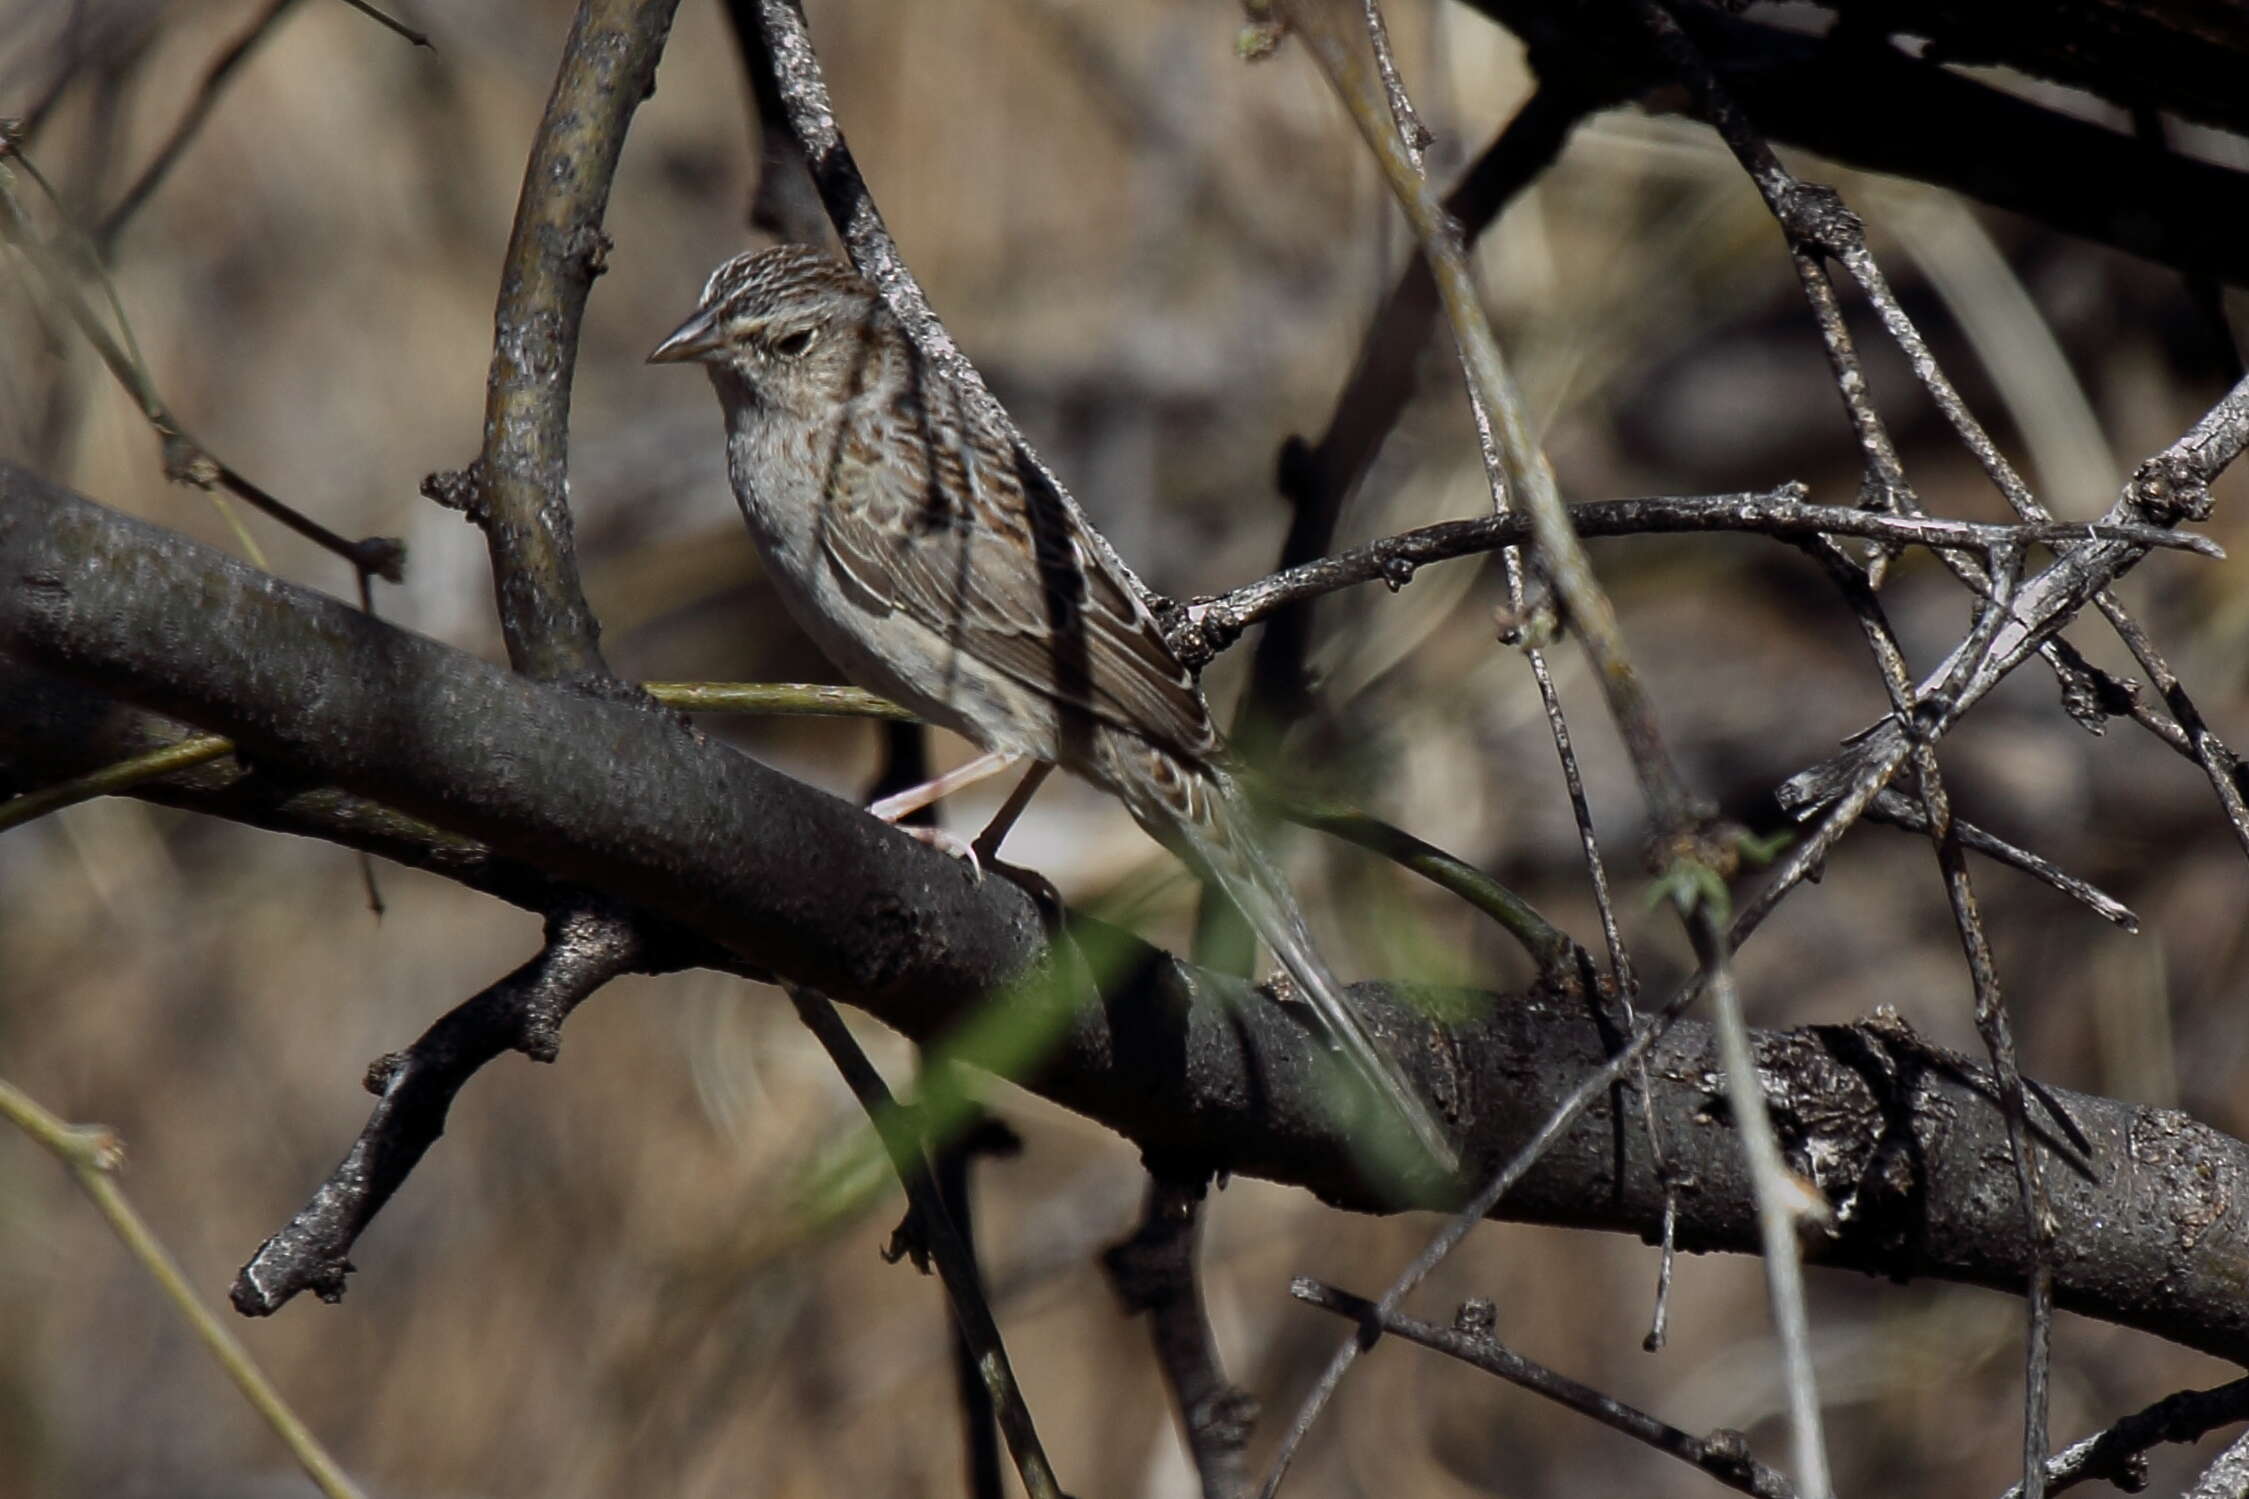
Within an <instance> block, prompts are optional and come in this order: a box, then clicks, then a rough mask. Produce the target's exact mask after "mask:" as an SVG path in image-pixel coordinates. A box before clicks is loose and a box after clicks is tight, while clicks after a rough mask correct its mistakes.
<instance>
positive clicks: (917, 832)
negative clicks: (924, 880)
mask: <svg viewBox="0 0 2249 1499" xmlns="http://www.w3.org/2000/svg"><path fill="white" fill-rule="evenodd" d="M891 826H892V827H896V828H898V831H899V832H901V833H904V834H905V835H906V836H907V837H909V838H912V839H914V840H915V841H916V842H919V843H926V844H928V845H929V846H930V847H931V848H934V849H936V850H937V851H938V852H939V853H947V854H951V855H952V856H953V857H954V858H956V859H959V860H961V861H962V862H963V863H965V864H967V865H968V873H969V877H970V878H971V879H973V880H975V881H976V882H977V883H979V884H981V883H983V880H984V861H983V860H982V859H980V858H978V857H977V854H976V845H975V844H973V843H971V842H969V841H968V840H967V839H966V838H963V837H962V836H961V835H960V834H958V833H949V832H947V831H946V830H945V829H943V828H939V827H931V826H929V825H928V824H926V823H918V822H917V823H912V824H909V825H907V826H904V827H900V826H899V825H898V824H896V823H892V824H891Z"/></svg>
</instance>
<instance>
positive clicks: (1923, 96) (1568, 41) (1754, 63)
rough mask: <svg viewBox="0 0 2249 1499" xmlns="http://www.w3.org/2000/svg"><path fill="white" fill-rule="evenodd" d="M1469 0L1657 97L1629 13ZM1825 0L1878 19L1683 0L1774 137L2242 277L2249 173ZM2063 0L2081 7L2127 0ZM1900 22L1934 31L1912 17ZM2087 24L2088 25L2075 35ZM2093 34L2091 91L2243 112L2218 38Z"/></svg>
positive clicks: (1539, 56)
mask: <svg viewBox="0 0 2249 1499" xmlns="http://www.w3.org/2000/svg"><path fill="white" fill-rule="evenodd" d="M1468 3H1470V4H1471V5H1473V6H1474V7H1475V8H1476V9H1478V10H1480V11H1482V12H1484V13H1485V14H1486V15H1488V16H1490V17H1491V18H1492V19H1493V20H1495V21H1497V22H1499V23H1500V24H1501V25H1503V26H1505V27H1507V28H1508V29H1509V30H1510V31H1512V32H1514V33H1515V34H1516V35H1517V36H1519V37H1521V38H1522V39H1523V40H1524V42H1525V43H1527V44H1528V45H1529V47H1530V49H1531V57H1532V62H1533V64H1534V65H1535V66H1536V67H1537V68H1538V69H1539V71H1540V74H1541V76H1542V77H1543V76H1546V75H1547V74H1548V73H1549V72H1559V73H1561V74H1565V75H1568V76H1588V75H1590V76H1593V77H1599V78H1602V79H1606V80H1610V81H1611V82H1612V83H1613V84H1614V85H1615V86H1616V87H1617V88H1618V90H1619V92H1621V93H1637V94H1640V95H1642V96H1644V97H1647V98H1648V99H1649V101H1650V105H1651V107H1663V105H1664V104H1665V102H1666V101H1665V96H1664V95H1663V93H1662V91H1661V88H1660V84H1661V83H1662V81H1663V80H1664V79H1665V78H1666V77H1667V74H1666V73H1665V71H1664V70H1663V68H1662V66H1661V64H1659V63H1658V62H1657V61H1656V60H1655V59H1654V58H1653V56H1652V55H1651V54H1650V52H1649V51H1648V50H1647V48H1646V47H1645V45H1644V44H1643V43H1642V42H1641V41H1640V40H1639V39H1638V38H1637V37H1636V36H1635V35H1634V33H1633V30H1632V28H1630V27H1625V26H1619V25H1616V24H1615V23H1614V19H1613V17H1614V12H1613V11H1610V10H1607V9H1604V8H1603V7H1599V6H1567V5H1550V4H1545V3H1543V0H1468ZM1831 3H1832V4H1833V5H1834V8H1835V9H1837V10H1838V11H1840V12H1843V13H1844V14H1845V15H1846V17H1847V18H1849V17H1853V16H1863V17H1865V18H1867V19H1868V20H1870V21H1872V22H1873V24H1870V25H1865V26H1855V27H1843V28H1839V29H1838V31H1837V32H1836V34H1834V35H1833V36H1831V37H1826V38H1822V37H1817V36H1808V35H1805V34H1804V33H1802V32H1799V31H1791V30H1787V29H1785V28H1783V27H1780V26H1775V25H1769V24H1766V23H1764V22H1762V21H1757V20H1751V19H1748V18H1745V17H1741V16H1736V15H1729V14H1726V13H1725V12H1724V11H1723V10H1722V9H1720V8H1719V7H1717V6H1714V5H1709V4H1700V3H1696V4H1689V5H1684V6H1682V7H1681V8H1680V20H1681V22H1682V23H1683V24H1684V25H1685V26H1686V27H1687V29H1688V31H1689V32H1691V33H1692V34H1693V36H1694V39H1695V42H1696V44H1697V45H1698V46H1699V47H1701V49H1702V50H1703V53H1704V54H1705V55H1706V56H1707V57H1708V58H1709V59H1710V63H1711V66H1712V67H1713V68H1715V69H1716V70H1717V72H1718V74H1719V76H1720V78H1721V80H1722V81H1723V82H1724V83H1725V85H1726V87H1727V89H1728V90H1729V91H1731V92H1732V93H1733V94H1734V95H1735V96H1736V97H1737V98H1739V99H1740V100H1741V102H1742V105H1743V107H1744V108H1746V109H1748V110H1749V111H1750V112H1751V114H1752V115H1754V116H1755V118H1756V119H1757V121H1758V123H1759V125H1760V126H1761V127H1762V128H1763V129H1764V130H1765V131H1766V133H1767V134H1768V135H1770V136H1771V137H1772V138H1773V139H1774V140H1776V141H1779V142H1781V143H1783V144H1786V145H1792V146H1801V147H1804V148H1805V149H1808V150H1812V151H1817V152H1819V153H1820V154H1822V155H1824V156H1829V157H1832V158H1834V159H1835V160H1837V161H1840V162H1844V163H1846V164H1848V165H1851V166H1856V167H1863V168H1866V169H1868V170H1871V171H1877V172H1889V173H1893V174H1895V175H1897V176H1901V177H1911V178H1914V179H1916V180H1918V181H1922V182H1929V183H1934V184H1935V185H1937V186H1939V187H1949V188H1951V189H1953V190H1954V191H1956V192H1960V193H1965V194H1966V195H1967V196H1969V197H1971V198H1976V199H1978V200H1980V201H1982V202H1985V203H1989V204H1991V205H1992V206H1994V207H1996V208H2004V209H2008V210H2010V211H2012V212H2015V213H2019V214H2023V215H2025V216H2026V217H2029V218H2033V219H2036V220H2038V221H2039V222H2041V223H2044V224H2049V225H2052V226H2053V227H2054V228H2056V229H2059V230H2061V231H2063V232H2064V233H2068V234H2075V235H2079V236H2081V237H2083V238H2086V239H2090V240H2093V241H2095V242H2096V243H2099V244H2105V245H2110V246H2113V247H2115V248H2117V249H2121V250H2126V251H2129V252H2130V253H2132V254H2135V255H2141V256H2144V257H2146V258H2147V259H2149V260H2153V261H2156V262H2157V263H2159V264H2162V265H2168V266H2171V267H2173V268H2174V269H2177V270H2180V271H2185V272H2189V273H2192V274H2200V275H2208V276H2213V277H2215V278H2217V279H2218V280H2221V281H2224V282H2227V283H2229V284H2231V285H2235V286H2242V285H2249V242H2245V241H2244V240H2243V238H2242V236H2241V235H2239V234H2237V233H2235V232H2234V231H2233V226H2234V225H2236V224H2239V223H2241V222H2242V221H2243V220H2244V219H2245V218H2249V173H2245V172H2239V171H2234V170H2231V169H2229V168H2226V167H2221V166H2216V165H2213V164H2211V163H2209V162H2204V161H2198V160H2196V159H2194V158H2192V157H2188V156H2182V155H2180V154H2178V153H2176V152H2173V151H2169V150H2166V149H2164V147H2163V146H2162V144H2161V143H2160V142H2150V141H2143V140H2138V139H2135V138H2134V137H2132V136H2131V135H2129V134H2126V133H2124V132H2122V131H2117V130H2109V129H2105V128H2103V127H2102V126H2100V125H2097V124H2093V123H2091V122H2089V121H2086V120H2081V119H2073V118H2071V117H2070V116H2069V115H2066V114H2062V113H2060V112H2058V111H2056V110H2051V109H2046V108H2043V107H2041V106H2040V105H2037V104H2033V103H2031V102H2030V101H2029V100H2026V99H2022V98H2019V97H2017V96H2015V95H2013V94H2009V93H2007V92H2005V91H2004V90H2001V89H1998V88H1994V87H1992V86H1991V85H1989V84H1986V83H1983V82H1980V81H1978V80H1976V79H1974V78H1971V77H1969V76H1967V75H1965V74H1962V73H1958V72H1955V71H1953V70H1951V69H1950V68H1947V67H1945V66H1944V65H1943V64H1944V62H1945V61H1946V60H1947V54H1946V53H1945V52H1944V50H1943V49H1942V47H1932V48H1930V49H1929V50H1928V52H1926V53H1925V54H1924V55H1923V56H1921V57H1914V56H1912V55H1910V54H1908V53H1907V52H1905V51H1902V50H1900V49H1899V48H1898V47H1897V46H1895V45H1894V44H1892V43H1891V42H1890V40H1889V39H1888V36H1887V35H1886V31H1887V29H1888V26H1889V25H1891V24H1899V23H1900V17H1901V14H1902V13H1903V12H1904V11H1905V10H1907V9H1908V8H1909V7H1908V5H1907V4H1904V3H1900V0H1831ZM1911 8H1913V9H1922V8H1925V7H1923V6H1920V5H1914V6H1912V7H1911ZM1951 8H1952V9H1955V10H1961V9H1962V8H1960V7H1951ZM1975 8H1977V9H1982V8H1983V7H1975ZM2070 8H2071V9H2073V10H2075V11H2077V12H2078V14H2079V15H2080V16H2081V17H2082V16H2087V15H2092V14H2094V13H2096V12H2098V13H2100V14H2103V15H2108V14H2115V13H2120V12H2122V11H2123V10H2126V9H2130V8H2132V7H2123V6H2108V5H2098V4H2084V5H2077V6H2072V7H2070ZM2141 8H2143V9H2146V8H2150V7H2141ZM1991 9H1992V10H1993V12H1994V13H1995V14H2002V15H2005V16H2006V17H2007V19H2006V20H2005V21H2004V22H2001V23H2000V25H1999V26H1997V27H1993V28H1990V30H1988V31H1986V32H1985V35H1987V36H1988V35H1990V34H1993V33H1995V32H1998V31H2004V32H2005V33H2006V34H2007V35H2008V36H2010V37H2011V38H2013V39H2014V40H2015V42H2017V43H2030V42H2032V40H2033V39H2036V38H2040V37H2045V36H2047V35H2049V25H2048V21H2047V19H2046V17H2047V16H2048V14H2049V12H2048V8H2047V7H2044V6H2041V7H2040V8H2039V19H2037V20H2025V19H2023V18H2022V17H2021V14H2020V8H2019V7H2018V6H2015V5H2008V6H2006V7H2003V8H1999V7H1994V8H1991ZM1885 12H1886V14H1885ZM1963 13H1964V12H1963ZM1904 29H1905V30H1907V31H1912V32H1917V33H1919V34H1923V35H1926V34H1928V33H1927V32H1926V31H1924V30H1922V27H1921V26H1920V25H1906V26H1904ZM2088 34H2089V33H2087V32H2085V31H2082V30H2081V31H2080V32H2078V33H2077V37H2078V40H2079V41H2082V40H2083V39H2084V37H2085V36H2087V35H2088ZM2237 48H2238V43H2237ZM2012 50H2013V51H2014V52H2015V53H2017V54H2019V55H2012V56H2010V55H2005V54H2004V53H1987V54H1986V56H1985V59H1984V60H1989V61H1999V62H2012V63H2015V64H2017V65H2018V66H2022V67H2024V68H2026V69H2027V70H2028V71H2030V72H2033V73H2036V72H2039V71H2040V70H2041V61H2042V59H2041V58H2040V57H2039V56H2038V55H2036V54H2035V53H2034V51H2032V50H2031V48H2030V47H2029V46H2017V47H2015V48H2013V49H2012ZM2099 50H2101V51H2105V52H2106V54H2107V56H2106V60H2105V61H2103V62H2102V64H2101V65H2100V67H2099V68H2098V70H2097V71H2098V73H2099V75H2100V76H2099V77H2098V79H2097V81H2088V84H2087V86H2089V87H2091V88H2093V90H2094V91H2095V92H2097V93H2106V94H2108V95H2109V97H2111V98H2114V99H2117V101H2118V102H2119V103H2123V104H2127V105H2144V106H2147V107H2150V108H2156V109H2169V110H2174V111H2176V112H2178V113H2181V114H2184V115H2189V116H2193V117H2197V118H2201V119H2204V120H2206V121H2208V122H2209V123H2213V124H2219V125H2230V126H2231V127H2232V128H2234V129H2236V130H2241V129H2245V128H2249V111H2245V110H2244V108H2243V106H2242V103H2241V100H2242V98H2243V94H2242V91H2241V90H2240V88H2239V87H2238V86H2237V85H2236V84H2235V83H2234V82H2233V81H2232V80H2234V79H2235V78H2237V77H2238V73H2239V64H2238V62H2231V63H2228V64H2226V65H2225V66H2223V67H2221V68H2219V69H2217V70H2216V71H2215V72H2212V71H2209V70H2208V68H2209V64H2210V63H2211V62H2212V61H2213V60H2215V59H2219V58H2222V57H2225V56H2226V55H2227V54H2225V53H2224V52H2222V51H2217V50H2213V49H2211V48H2209V47H2208V46H2207V45H2203V44H2190V45H2188V46H2186V47H2182V48H2178V49H2173V50H2170V51H2167V52H2166V53H2165V55H2166V57H2191V59H2192V63H2193V65H2192V66H2191V67H2187V68H2164V69H2156V68H2150V67H2141V66H2134V65H2131V64H2128V63H2123V62H2121V61H2119V60H2118V59H2117V57H2116V54H2115V53H2114V51H2113V40H2112V39H2104V40H2103V43H2102V48H2101V49H2099ZM1958 60H1961V61H1967V60H1971V59H1970V58H1969V57H1964V56H1963V57H1959V58H1958ZM2196 78H2200V79H2205V80H2207V79H2209V78H2223V79H2226V80H2227V82H2226V85H2225V87H2224V88H2223V89H2222V90H2215V91H2214V90H2211V89H2209V88H2207V87H2203V86H2201V85H2200V84H2194V83H2192V82H2191V80H2193V79H2196ZM2174 84H2177V85H2180V87H2178V88H2176V89H2174V88H2173V85H2174ZM2220 100H2222V101H2226V109H2225V111H2222V113H2227V114H2229V115H2230V118H2218V117H2216V113H2214V112H2213V111H2212V110H2211V109H2209V108H2207V107H2206V106H2208V105H2209V104H2211V103H2212V102H2213V101H2220ZM1963 141H1973V142H1974V143H1975V149H1973V150H1963V149H1961V142H1963Z"/></svg>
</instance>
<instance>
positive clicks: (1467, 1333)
mask: <svg viewBox="0 0 2249 1499" xmlns="http://www.w3.org/2000/svg"><path fill="white" fill-rule="evenodd" d="M1289 1292H1290V1294H1291V1295H1293V1296H1295V1297H1296V1299H1297V1300H1299V1301H1302V1302H1305V1303H1306V1304H1308V1305H1311V1306H1316V1307H1318V1308H1319V1309H1320V1310H1322V1311H1324V1312H1333V1313H1335V1314H1336V1315H1337V1316H1339V1317H1348V1318H1350V1319H1351V1320H1353V1321H1355V1322H1360V1323H1373V1324H1374V1325H1376V1326H1378V1327H1380V1328H1381V1329H1382V1330H1383V1331H1384V1332H1390V1333H1396V1334H1397V1335H1398V1336H1399V1337H1401V1338H1404V1339H1405V1340H1406V1341H1407V1342H1409V1343H1419V1344H1420V1345H1421V1346H1422V1347H1424V1348H1429V1349H1434V1350H1435V1351H1436V1352H1438V1353H1442V1354H1445V1355H1447V1356H1448V1357H1451V1358H1456V1359H1458V1360H1460V1361H1461V1362H1462V1363H1464V1364H1467V1365H1469V1366H1471V1367H1473V1368H1477V1369H1481V1370H1483V1371H1484V1372H1485V1373H1487V1374H1493V1375H1497V1376H1498V1377H1499V1378H1501V1379H1504V1380H1506V1381H1507V1382H1508V1383H1510V1384H1514V1385H1520V1386H1521V1387H1522V1388H1524V1389H1526V1390H1529V1391H1531V1392H1532V1393H1533V1394H1537V1395H1543V1396H1545V1397H1546V1398H1547V1399H1549V1400H1551V1401H1553V1402H1554V1403H1555V1404H1557V1405H1560V1406H1564V1407H1566V1408H1568V1409H1570V1410H1574V1411H1576V1412H1577V1413H1578V1414H1579V1415H1582V1416H1588V1417H1590V1418H1592V1419H1593V1420H1595V1421H1598V1422H1600V1423H1601V1424H1602V1425H1603V1426H1607V1427H1609V1428H1610V1429H1612V1430H1615V1431H1620V1432H1622V1433H1624V1434H1625V1435H1626V1436H1628V1437H1631V1438H1632V1439H1633V1440H1634V1441H1637V1442H1644V1443H1646V1444H1647V1445H1648V1446H1650V1447H1653V1448H1654V1449H1655V1450H1656V1451H1658V1452H1661V1453H1663V1454H1664V1455H1666V1456H1668V1457H1675V1458H1677V1459H1679V1460H1680V1461H1681V1462H1683V1463H1686V1464H1688V1465H1690V1466H1692V1467H1695V1468H1699V1469H1701V1470H1702V1471H1703V1472H1704V1473H1707V1474H1708V1475H1710V1476H1711V1477H1712V1478H1715V1479H1717V1480H1718V1481H1719V1482H1720V1483H1722V1484H1724V1485H1726V1486H1727V1487H1728V1488H1731V1489H1738V1490H1740V1491H1741V1492H1742V1493H1744V1494H1750V1495H1754V1496H1756V1499H1795V1495H1796V1490H1795V1489H1794V1488H1792V1487H1791V1486H1790V1485H1789V1482H1788V1480H1787V1479H1786V1478H1784V1477H1782V1476H1781V1475H1780V1474H1778V1473H1775V1472H1774V1471H1773V1470H1772V1469H1770V1468H1768V1467H1766V1466H1765V1465H1764V1464H1763V1463H1760V1462H1758V1461H1757V1460H1756V1459H1755V1458H1753V1457H1751V1456H1750V1455H1749V1444H1748V1440H1747V1439H1746V1438H1745V1437H1743V1436H1742V1434H1741V1433H1740V1432H1738V1431H1722V1432H1717V1433H1714V1434H1712V1435H1711V1436H1710V1437H1709V1438H1707V1439H1705V1438H1702V1437H1697V1436H1693V1435H1691V1434H1689V1433H1687V1432H1684V1431H1681V1430H1680V1429H1679V1428H1678V1427H1676V1426H1673V1425H1670V1424H1669V1423H1667V1422H1663V1421H1659V1420H1657V1419H1656V1418H1655V1417H1653V1416H1651V1415H1649V1414H1648V1413H1647V1412H1645V1411H1642V1410H1637V1409H1635V1408H1634V1407H1632V1406H1629V1405H1626V1404H1625V1403H1624V1402H1623V1401H1621V1400H1617V1399H1614V1398H1612V1397H1610V1396H1608V1395H1604V1394H1602V1393H1601V1392H1600V1391H1599V1390H1596V1389H1594V1388H1592V1387H1591V1386H1590V1385H1584V1384H1580V1383H1579V1382H1578V1381H1576V1380H1574V1379H1571V1378H1570V1377H1569V1376H1568V1375H1565V1374H1558V1373H1556V1372H1555V1371H1554V1370H1552V1369H1549V1368H1547V1367H1546V1366H1545V1365H1544V1364H1541V1363H1538V1362H1537V1361H1535V1360H1533V1359H1528V1358H1525V1357H1524V1356H1523V1355H1522V1354H1520V1353H1517V1352H1516V1351H1515V1350H1514V1349H1512V1348H1509V1347H1508V1346H1507V1345H1506V1344H1504V1343H1502V1342H1500V1341H1499V1339H1498V1338H1496V1337H1494V1336H1493V1335H1492V1332H1491V1327H1492V1320H1493V1315H1494V1312H1493V1307H1492V1304H1491V1303H1490V1302H1488V1301H1471V1302H1468V1303H1466V1304H1464V1305H1463V1306H1462V1307H1461V1308H1460V1315H1459V1316H1458V1318H1457V1319H1456V1320H1455V1322H1454V1325H1453V1326H1451V1327H1438V1326H1435V1325H1434V1324H1431V1323H1428V1322H1424V1321H1422V1320H1420V1319H1419V1318H1418V1317H1408V1316H1406V1315H1405V1314H1403V1313H1402V1312H1396V1311H1392V1312H1387V1313H1385V1312H1383V1311H1382V1309H1381V1307H1380V1306H1378V1305H1377V1304H1376V1303H1374V1302H1372V1301H1368V1300H1367V1299H1366V1298H1365V1297H1363V1296H1354V1295H1352V1294H1351V1293H1350V1292H1348V1291H1339V1290H1337V1289H1336V1288H1335V1287H1333V1286H1330V1285H1325V1284H1323V1283H1321V1282H1319V1281H1316V1280H1312V1279H1310V1278H1308V1277H1299V1278H1298V1279H1297V1280H1295V1281H1294V1282H1292V1283H1291V1284H1290V1286H1289Z"/></svg>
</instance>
